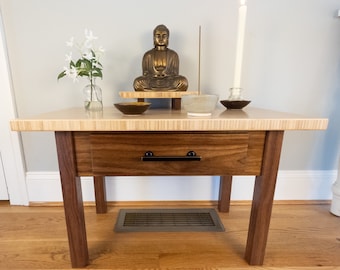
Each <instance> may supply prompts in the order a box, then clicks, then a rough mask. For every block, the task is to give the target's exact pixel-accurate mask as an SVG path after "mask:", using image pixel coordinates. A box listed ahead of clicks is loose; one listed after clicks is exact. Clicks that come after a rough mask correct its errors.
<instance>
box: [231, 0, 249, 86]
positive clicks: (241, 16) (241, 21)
mask: <svg viewBox="0 0 340 270" xmlns="http://www.w3.org/2000/svg"><path fill="white" fill-rule="evenodd" d="M246 16H247V6H246V0H240V7H239V10H238V29H237V41H236V56H235V74H234V86H233V87H234V88H240V87H241V71H242V58H243V44H244V32H245V28H246Z"/></svg>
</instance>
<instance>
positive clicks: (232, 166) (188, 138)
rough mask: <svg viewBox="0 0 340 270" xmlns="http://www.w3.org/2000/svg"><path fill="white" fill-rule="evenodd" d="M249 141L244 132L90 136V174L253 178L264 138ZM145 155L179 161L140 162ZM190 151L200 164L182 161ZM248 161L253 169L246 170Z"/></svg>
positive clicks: (260, 155)
mask: <svg viewBox="0 0 340 270" xmlns="http://www.w3.org/2000/svg"><path fill="white" fill-rule="evenodd" d="M251 137H252V136H250V135H249V133H247V132H245V133H185V132H178V133H177V132H176V133H159V132H155V133H150V132H147V133H146V132H144V133H138V132H137V133H132V132H128V133H93V134H91V135H90V145H91V156H92V172H93V174H94V175H117V176H122V175H141V176H142V175H227V174H230V175H232V174H240V173H242V172H244V173H245V174H254V173H255V172H259V171H260V165H259V164H261V158H262V150H261V151H258V150H257V148H261V149H262V146H263V141H264V134H263V136H259V137H260V139H259V140H257V141H256V143H252V140H251V139H250V138H251ZM257 145H261V147H258V146H257ZM254 148H256V149H254ZM148 151H152V153H153V154H154V156H157V157H180V159H181V160H179V161H177V160H172V159H170V160H168V161H162V160H160V161H142V157H143V156H144V155H145V153H146V152H148ZM190 151H194V152H195V153H196V155H197V156H198V157H200V160H199V161H198V160H190V159H189V160H186V159H184V160H182V159H183V158H182V157H184V156H186V155H187V153H188V152H190ZM249 153H250V154H251V155H253V157H249ZM254 157H256V158H255V159H254ZM249 161H251V162H252V164H253V165H252V166H253V168H246V167H247V165H248V163H249Z"/></svg>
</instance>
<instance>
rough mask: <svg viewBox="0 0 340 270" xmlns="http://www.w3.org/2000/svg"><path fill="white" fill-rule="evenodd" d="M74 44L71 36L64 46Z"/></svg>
mask: <svg viewBox="0 0 340 270" xmlns="http://www.w3.org/2000/svg"><path fill="white" fill-rule="evenodd" d="M73 45H74V37H71V38H70V40H69V41H66V46H68V47H73Z"/></svg>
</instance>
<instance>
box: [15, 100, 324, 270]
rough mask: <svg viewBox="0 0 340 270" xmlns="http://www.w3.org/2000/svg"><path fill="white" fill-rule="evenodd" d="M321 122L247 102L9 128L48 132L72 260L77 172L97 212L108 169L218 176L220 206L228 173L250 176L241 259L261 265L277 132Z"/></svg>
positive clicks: (77, 231)
mask: <svg viewBox="0 0 340 270" xmlns="http://www.w3.org/2000/svg"><path fill="white" fill-rule="evenodd" d="M327 124H328V120H327V119H317V118H308V117H302V116H299V115H293V114H288V113H280V112H274V111H267V110H262V109H255V108H251V107H250V108H246V109H244V110H224V109H222V110H216V111H215V112H214V114H213V115H212V116H211V117H197V118H195V117H194V118H192V117H191V118H190V117H188V116H187V115H186V113H184V112H181V111H177V110H163V111H162V110H149V111H147V112H146V113H145V114H143V115H140V116H124V115H122V114H121V113H120V112H118V111H117V110H116V109H115V108H104V110H103V112H101V113H100V112H99V113H87V112H85V111H84V110H83V109H82V108H76V109H69V110H63V111H58V112H52V113H46V114H43V115H39V116H37V117H35V118H30V119H16V120H13V121H11V128H12V130H15V131H54V132H55V136H56V144H57V152H58V161H59V168H60V176H61V183H62V191H63V199H64V208H65V217H66V224H67V231H68V239H69V246H70V255H71V261H72V266H73V267H84V266H86V265H88V263H89V255H88V247H87V238H86V230H85V220H84V209H83V200H82V193H81V183H80V176H94V180H95V193H96V204H97V212H106V201H105V187H104V181H103V179H104V177H105V176H108V175H112V176H128V175H131V176H132V175H134V176H142V175H219V176H221V182H220V196H219V204H218V208H219V210H220V211H224V212H226V211H228V210H229V202H230V190H231V182H232V176H233V175H254V176H256V180H255V187H254V195H253V203H252V209H251V216H250V223H249V230H248V240H247V245H246V251H245V259H246V261H247V262H248V263H249V264H251V265H262V264H263V260H264V255H265V248H266V243H267V235H268V230H269V224H270V217H271V210H272V204H273V197H274V190H275V184H276V177H277V171H278V166H279V160H280V153H281V146H282V140H283V134H284V131H286V130H323V129H326V128H327ZM191 151H194V152H195V154H193V153H192V152H191ZM150 152H152V154H150ZM193 157H194V158H193ZM150 158H151V160H150ZM153 158H155V159H153ZM143 160H144V161H143Z"/></svg>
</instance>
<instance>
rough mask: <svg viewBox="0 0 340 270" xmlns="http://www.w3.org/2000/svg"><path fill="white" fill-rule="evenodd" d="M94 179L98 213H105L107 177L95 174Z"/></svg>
mask: <svg viewBox="0 0 340 270" xmlns="http://www.w3.org/2000/svg"><path fill="white" fill-rule="evenodd" d="M93 181H94V194H95V198H96V212H97V214H104V213H106V212H107V203H106V188H105V177H104V176H94V177H93Z"/></svg>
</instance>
